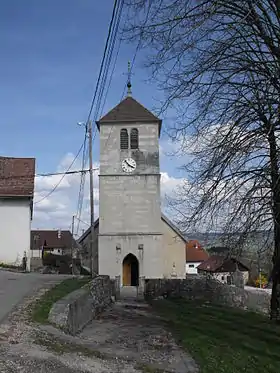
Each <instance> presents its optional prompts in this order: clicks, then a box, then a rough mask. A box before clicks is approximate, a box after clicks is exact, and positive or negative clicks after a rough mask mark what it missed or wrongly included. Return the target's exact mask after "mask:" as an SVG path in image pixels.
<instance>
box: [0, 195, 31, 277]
mask: <svg viewBox="0 0 280 373" xmlns="http://www.w3.org/2000/svg"><path fill="white" fill-rule="evenodd" d="M30 230H31V211H30V201H29V200H28V199H16V198H10V199H8V198H7V199H0V262H3V263H7V264H13V265H20V264H21V263H22V258H23V255H24V251H26V254H27V257H28V260H27V269H28V270H29V269H30Z"/></svg>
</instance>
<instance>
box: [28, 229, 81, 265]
mask: <svg viewBox="0 0 280 373" xmlns="http://www.w3.org/2000/svg"><path fill="white" fill-rule="evenodd" d="M30 247H31V256H32V258H41V257H42V249H43V247H44V249H45V250H47V251H50V252H51V253H53V254H56V255H65V254H68V255H71V252H72V250H73V251H74V253H76V252H77V242H76V240H75V239H74V238H73V236H72V233H71V232H70V231H69V230H60V229H58V230H40V229H34V230H32V231H31V246H30Z"/></svg>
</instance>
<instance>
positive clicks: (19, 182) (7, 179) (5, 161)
mask: <svg viewBox="0 0 280 373" xmlns="http://www.w3.org/2000/svg"><path fill="white" fill-rule="evenodd" d="M34 176H35V158H10V157H0V197H1V196H5V197H6V196H7V197H8V196H11V197H12V196H14V197H16V196H21V197H24V196H26V197H33V194H34Z"/></svg>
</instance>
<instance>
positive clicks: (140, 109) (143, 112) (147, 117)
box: [96, 96, 161, 128]
mask: <svg viewBox="0 0 280 373" xmlns="http://www.w3.org/2000/svg"><path fill="white" fill-rule="evenodd" d="M111 122H119V123H120V124H121V123H124V122H158V123H159V125H160V126H161V119H159V118H157V117H156V116H155V115H154V114H153V113H151V112H150V111H149V110H148V109H146V108H145V107H144V106H143V105H141V104H140V103H139V102H138V101H136V100H135V99H134V98H132V97H130V96H129V97H126V98H125V99H124V100H123V101H121V102H120V103H119V104H118V105H117V106H115V107H114V108H113V109H112V110H110V111H109V113H107V114H105V115H104V116H103V117H102V118H101V119H100V120H99V121H97V122H96V124H97V126H98V128H99V125H100V124H101V123H111Z"/></svg>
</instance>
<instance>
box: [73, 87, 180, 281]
mask: <svg viewBox="0 0 280 373" xmlns="http://www.w3.org/2000/svg"><path fill="white" fill-rule="evenodd" d="M96 125H97V128H98V130H99V133H100V171H99V172H100V174H99V219H98V220H97V221H96V222H95V226H94V237H91V229H88V230H87V231H86V232H85V233H84V234H83V235H82V236H81V237H80V239H79V241H78V242H79V243H80V245H81V247H82V253H83V255H82V257H83V259H84V263H85V264H86V260H87V265H89V263H90V261H91V258H92V268H93V271H94V272H95V273H97V274H100V275H109V276H110V278H111V279H115V280H116V283H118V284H119V286H120V287H122V286H139V287H141V286H143V284H144V282H145V280H147V279H152V278H153V279H154V278H185V275H186V272H185V265H186V257H185V245H186V240H185V238H184V236H183V235H182V234H181V232H180V231H179V230H178V229H177V228H176V227H175V226H174V225H173V224H172V222H171V221H170V220H169V219H168V218H167V217H166V216H164V215H163V214H162V212H161V196H160V177H161V174H160V162H159V161H160V160H159V137H160V132H161V125H162V121H161V120H160V119H159V118H157V117H156V116H155V115H154V114H152V113H151V112H150V111H149V110H147V109H146V108H145V107H144V106H142V105H141V104H140V103H139V102H138V101H136V100H135V99H134V98H133V97H132V96H131V95H130V94H128V96H127V97H126V98H125V99H124V100H122V101H121V102H120V103H119V104H118V105H117V106H116V107H115V108H113V109H112V110H111V111H109V113H107V114H106V115H104V116H103V117H102V118H101V119H100V120H99V121H97V122H96ZM91 239H92V240H93V253H90V249H89V248H90V240H91ZM89 266H90V265H89Z"/></svg>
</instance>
